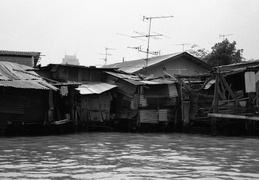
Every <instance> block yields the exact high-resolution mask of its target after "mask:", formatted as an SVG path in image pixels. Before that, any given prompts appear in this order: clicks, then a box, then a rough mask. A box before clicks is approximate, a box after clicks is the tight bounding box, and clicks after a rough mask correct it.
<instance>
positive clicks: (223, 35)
mask: <svg viewBox="0 0 259 180" xmlns="http://www.w3.org/2000/svg"><path fill="white" fill-rule="evenodd" d="M233 35H234V34H220V35H219V38H221V37H222V40H223V41H224V40H225V37H226V36H233Z"/></svg>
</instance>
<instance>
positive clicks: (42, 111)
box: [0, 88, 48, 124]
mask: <svg viewBox="0 0 259 180" xmlns="http://www.w3.org/2000/svg"><path fill="white" fill-rule="evenodd" d="M2 89H3V88H2ZM4 92H5V94H2V95H1V98H0V121H1V123H6V122H7V121H9V122H12V123H13V124H22V123H26V124H43V122H44V118H45V115H46V111H47V105H48V91H45V90H27V89H17V88H5V90H4Z"/></svg>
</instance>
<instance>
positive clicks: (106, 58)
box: [101, 47, 115, 65]
mask: <svg viewBox="0 0 259 180" xmlns="http://www.w3.org/2000/svg"><path fill="white" fill-rule="evenodd" d="M109 50H115V49H113V48H107V47H105V53H104V54H101V55H104V58H103V60H104V62H105V63H104V65H107V61H108V56H111V54H109V53H108V51H109Z"/></svg>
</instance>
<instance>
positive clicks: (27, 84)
mask: <svg viewBox="0 0 259 180" xmlns="http://www.w3.org/2000/svg"><path fill="white" fill-rule="evenodd" d="M0 86H4V87H13V88H20V89H42V90H49V89H53V90H58V88H56V87H55V86H52V85H51V84H49V83H47V82H46V81H43V80H12V81H0Z"/></svg>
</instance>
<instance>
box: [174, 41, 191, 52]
mask: <svg viewBox="0 0 259 180" xmlns="http://www.w3.org/2000/svg"><path fill="white" fill-rule="evenodd" d="M175 45H182V46H183V52H184V46H185V45H190V44H189V43H182V44H175Z"/></svg>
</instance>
